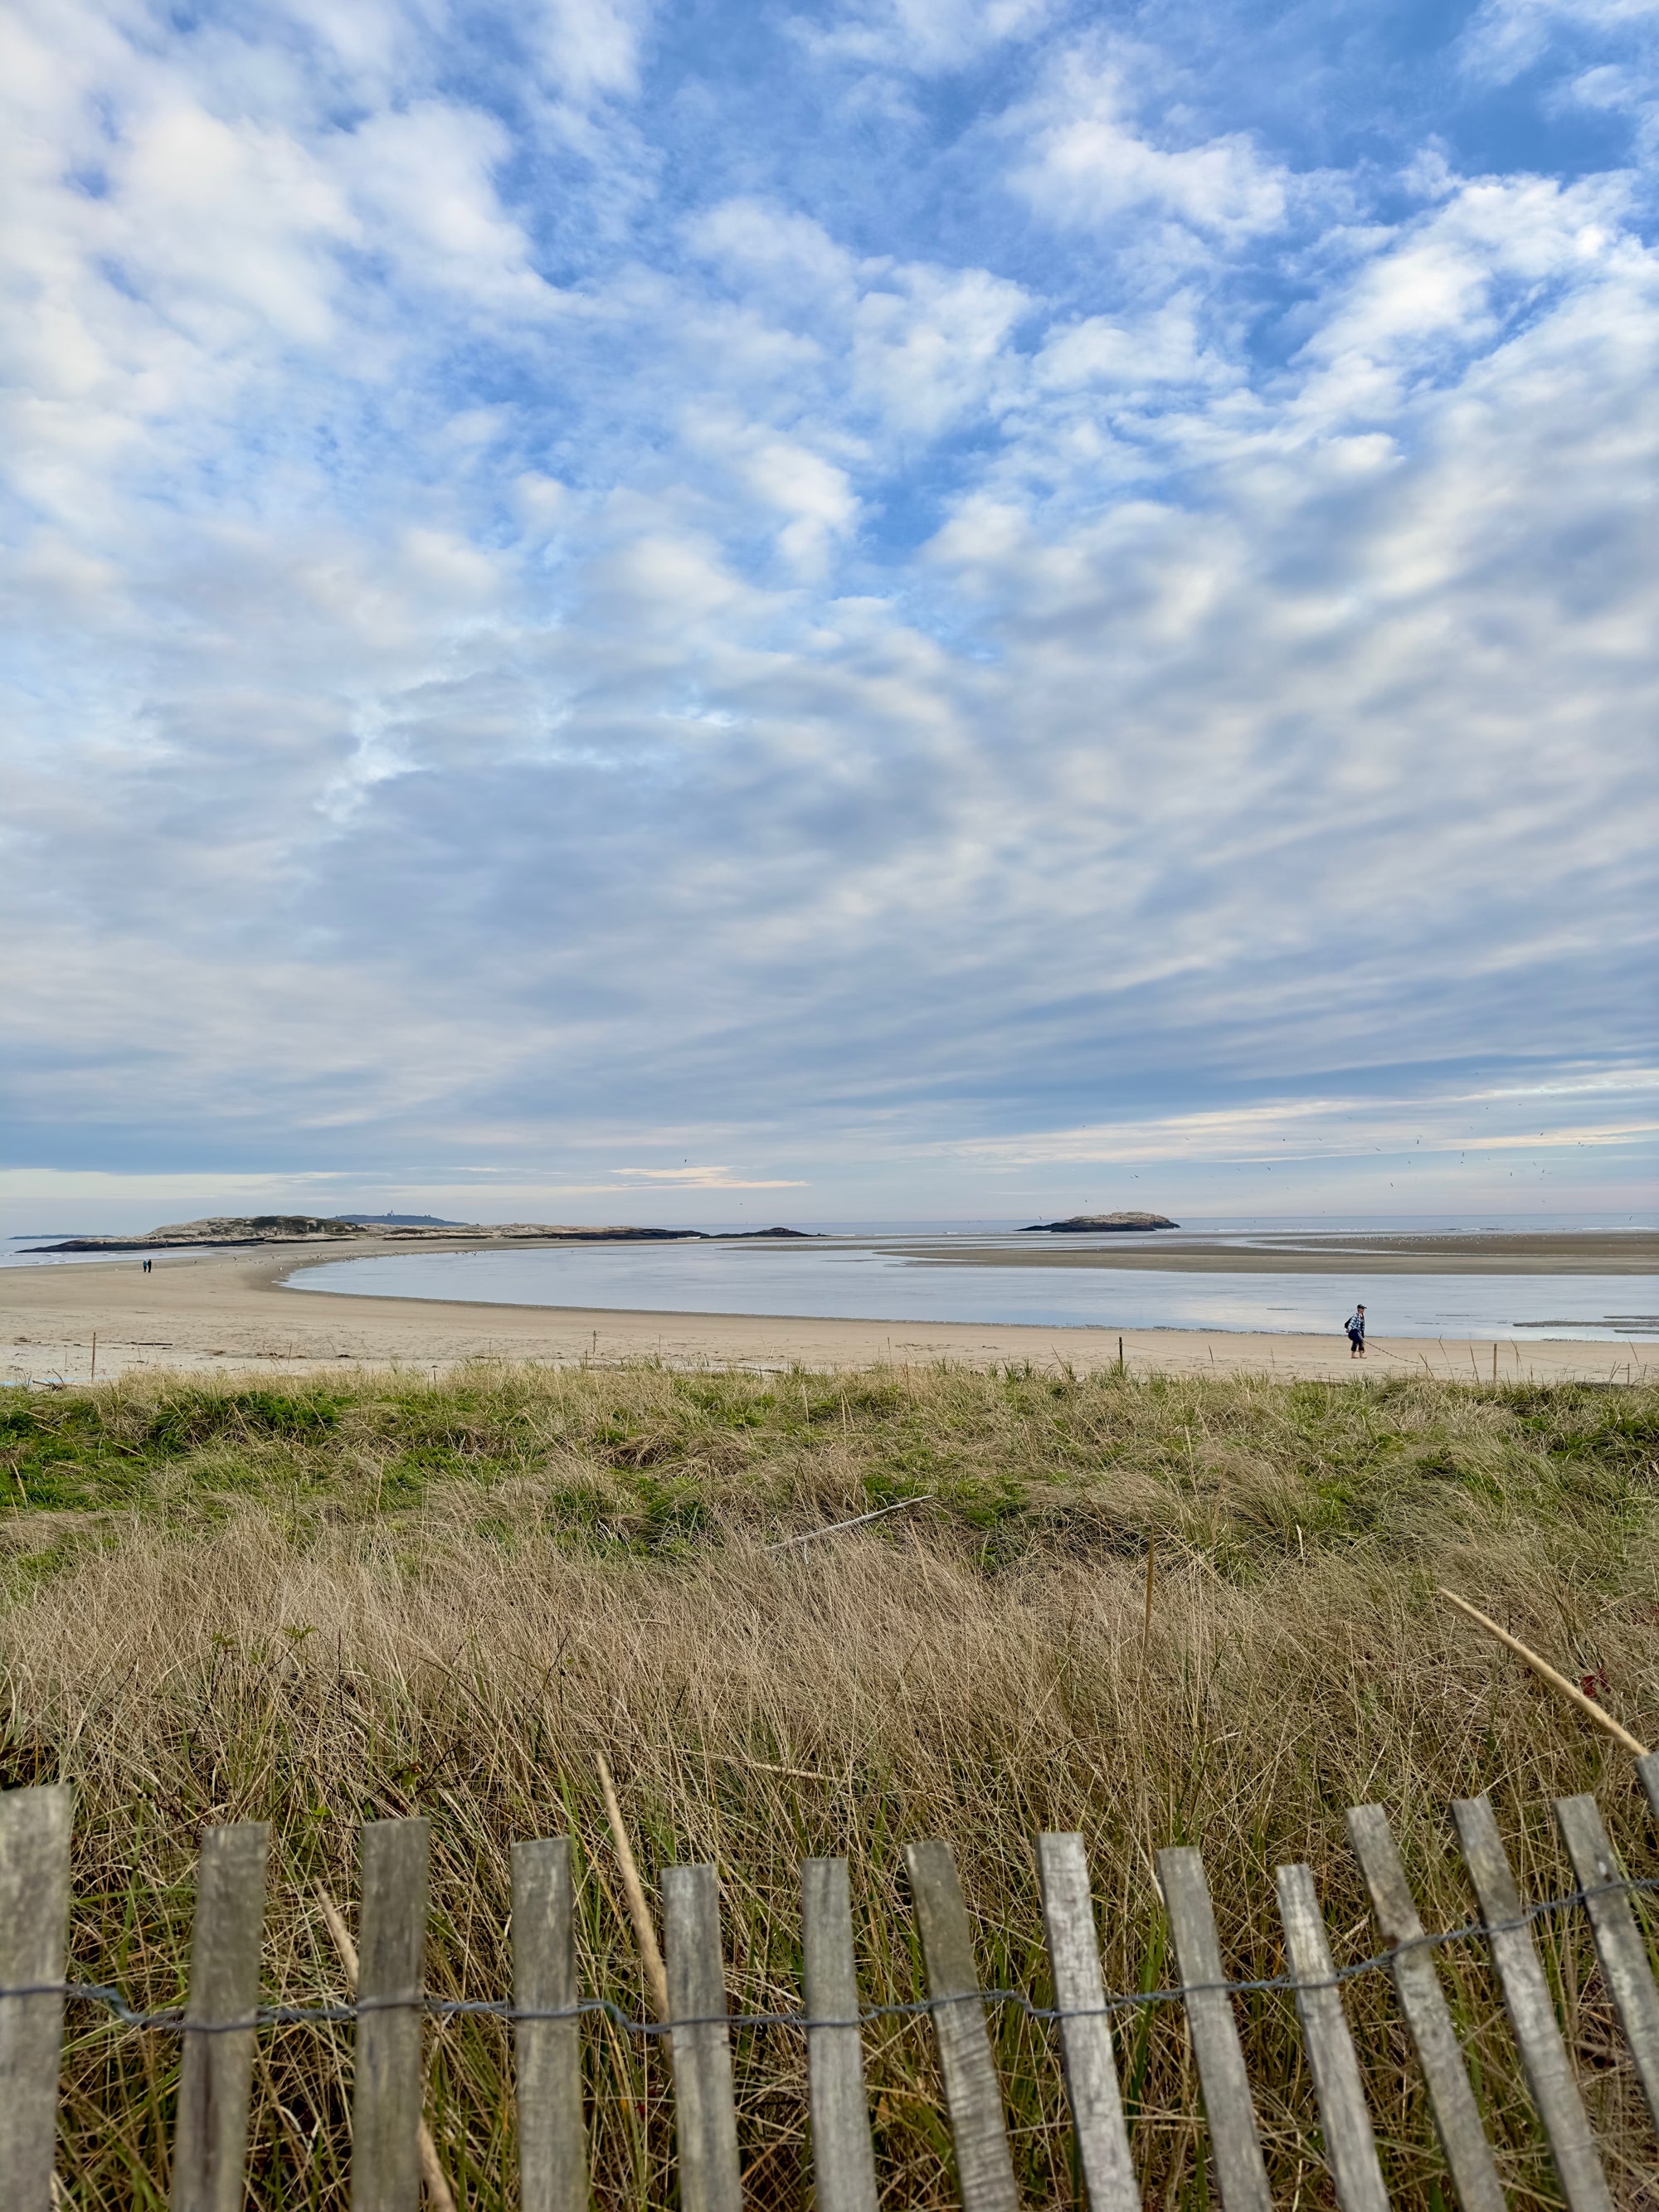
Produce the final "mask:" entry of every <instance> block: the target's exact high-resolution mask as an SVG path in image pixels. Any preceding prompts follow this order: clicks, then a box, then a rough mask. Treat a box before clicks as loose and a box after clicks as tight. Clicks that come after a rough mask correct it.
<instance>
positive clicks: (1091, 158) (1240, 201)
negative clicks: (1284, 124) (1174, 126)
mask: <svg viewBox="0 0 1659 2212" xmlns="http://www.w3.org/2000/svg"><path fill="white" fill-rule="evenodd" d="M1137 106H1139V100H1137V98H1136V96H1135V94H1134V93H1133V89H1132V88H1131V84H1130V82H1129V77H1128V73H1127V69H1126V68H1125V67H1124V65H1123V64H1121V63H1118V62H1114V61H1107V62H1099V61H1097V60H1095V59H1094V58H1092V57H1091V56H1089V55H1088V54H1086V53H1085V52H1082V51H1080V50H1079V51H1075V52H1073V53H1071V54H1070V55H1068V56H1067V57H1066V60H1065V62H1064V63H1063V64H1061V65H1060V67H1058V68H1057V69H1056V70H1054V73H1053V76H1052V78H1051V81H1050V83H1049V86H1048V90H1047V91H1046V93H1045V94H1043V95H1042V97H1041V98H1040V99H1039V100H1036V101H1035V102H1033V103H1032V105H1031V106H1030V107H1028V108H1027V109H1025V110H1024V111H1023V112H1021V113H1019V114H1018V117H1017V118H1015V121H1014V123H1013V125H1011V127H1012V128H1017V129H1018V133H1019V136H1020V138H1021V140H1022V143H1023V145H1024V158H1023V159H1022V160H1021V161H1020V162H1019V163H1018V166H1017V167H1015V169H1014V170H1013V172H1012V183H1013V185H1015V187H1016V189H1017V190H1018V191H1020V192H1021V193H1023V194H1024V197H1026V198H1027V199H1028V200H1029V201H1030V203H1031V204H1032V206H1033V207H1035V208H1036V210H1038V211H1039V213H1041V214H1042V215H1044V216H1048V218H1049V220H1050V221H1051V222H1060V223H1066V224H1075V225H1082V226H1086V227H1089V228H1101V227H1105V226H1113V225H1117V226H1121V223H1122V222H1123V220H1124V219H1125V218H1127V217H1130V216H1146V215H1147V214H1154V215H1162V216H1166V217H1168V218H1170V220H1172V221H1174V222H1178V223H1181V224H1182V225H1185V226H1187V227H1188V228H1191V229H1193V230H1195V231H1197V232H1200V233H1201V234H1206V235H1210V236H1213V237H1216V238H1218V239H1222V240H1237V239H1242V238H1245V237H1248V236H1249V235H1251V234H1255V233H1257V232H1261V231H1268V230H1273V229H1275V228H1278V226H1279V224H1280V223H1281V222H1283V220H1284V217H1285V202H1286V192H1287V181H1288V180H1287V179H1286V176H1285V172H1284V170H1283V169H1282V168H1281V167H1279V166H1277V165H1276V164H1274V163H1272V162H1269V161H1266V160H1264V159H1263V157H1262V155H1261V152H1260V151H1259V149H1257V147H1256V146H1255V143H1253V142H1252V140H1251V139H1250V138H1249V137H1248V136H1246V135H1245V134H1244V133H1242V132H1238V131H1229V132H1226V133H1224V134H1222V135H1221V136H1219V137H1212V138H1207V139H1202V140H1200V142H1199V143H1196V144H1191V145H1182V144H1179V143H1177V144H1175V145H1160V144H1158V143H1155V140H1154V137H1152V135H1149V134H1148V132H1147V131H1146V130H1145V129H1144V128H1142V127H1140V125H1139V123H1138V120H1137V118H1136V116H1135V113H1134V110H1135V108H1136V107H1137Z"/></svg>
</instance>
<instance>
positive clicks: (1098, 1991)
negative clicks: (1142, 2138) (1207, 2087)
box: [1037, 1553, 1151, 2212]
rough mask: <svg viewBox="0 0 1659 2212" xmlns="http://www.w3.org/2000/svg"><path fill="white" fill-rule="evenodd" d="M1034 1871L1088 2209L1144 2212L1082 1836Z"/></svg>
mask: <svg viewBox="0 0 1659 2212" xmlns="http://www.w3.org/2000/svg"><path fill="white" fill-rule="evenodd" d="M1150 1556H1151V1554H1150V1553H1148V1557H1150ZM1037 1871H1038V1875H1039V1876H1040V1878H1041V1880H1042V1918H1043V1924H1044V1927H1045V1928H1046V1929H1047V1931H1048V1963H1049V1966H1051V1968H1052V1969H1053V1972H1054V2008H1055V2010H1056V2011H1057V2012H1059V2013H1060V2015H1062V2017H1061V2019H1060V2061H1061V2063H1062V2065H1063V2067H1064V2069H1065V2073H1066V2095H1067V2097H1068V2098H1069V2099H1070V2100H1071V2106H1072V2124H1073V2126H1074V2127H1075V2129H1076V2130H1077V2148H1078V2160H1079V2164H1080V2165H1081V2166H1082V2168H1083V2179H1084V2181H1085V2184H1086V2185H1087V2187H1088V2191H1089V2202H1090V2203H1091V2206H1092V2207H1093V2208H1094V2212H1140V2191H1139V2189H1138V2188H1137V2187H1136V2186H1135V2169H1134V2161H1133V2159H1132V2158H1131V2157H1130V2155H1129V2131H1128V2129H1127V2127H1126V2126H1125V2125H1124V2122H1123V2100H1122V2099H1121V2096H1120V2095H1119V2094H1118V2086H1117V2069H1116V2068H1115V2066H1114V2064H1113V2063H1112V2027H1111V2021H1110V2020H1109V2018H1108V2016H1107V2012H1106V1985H1105V1983H1104V1982H1103V1980H1102V1978H1101V1972H1100V1944H1099V1942H1098V1940H1097V1937H1096V1935H1095V1909H1094V1899H1093V1896H1092V1894H1091V1890H1090V1887H1089V1863H1088V1860H1087V1858H1086V1857H1085V1854H1084V1849H1083V1838H1082V1837H1081V1836H1078V1835H1041V1836H1039V1837H1038V1838H1037ZM1066 2015H1070V2016H1069V2017H1066Z"/></svg>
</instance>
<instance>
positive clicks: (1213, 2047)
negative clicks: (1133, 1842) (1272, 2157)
mask: <svg viewBox="0 0 1659 2212" xmlns="http://www.w3.org/2000/svg"><path fill="white" fill-rule="evenodd" d="M1158 1881H1159V1882H1160V1884H1161V1885H1162V1887H1163V1890H1164V1904H1165V1905H1167V1906H1168V1908H1169V1913H1170V1934H1171V1935H1172V1936H1174V1938H1175V1947H1176V1960H1177V1962H1178V1963H1179V1965H1180V1967H1181V1980H1182V1998H1183V2000H1184V2002H1185V2004H1186V2007H1187V2026H1188V2032H1189V2033H1190V2034H1191V2036H1192V2039H1193V2057H1194V2058H1195V2059H1196V2061H1197V2062H1198V2081H1199V2087H1200V2089H1201V2091H1202V2092H1203V2096H1204V2117H1205V2118H1206V2120H1207V2121H1208V2122H1209V2124H1210V2147H1211V2149H1212V2152H1213V2153H1214V2156H1215V2172H1216V2181H1217V2184H1218V2186H1219V2188H1220V2191H1221V2202H1222V2205H1223V2208H1224V2212H1272V2206H1273V2199H1272V2197H1271V2196H1270V2195H1269V2193H1268V2189H1267V2165H1266V2162H1265V2161H1264V2160H1263V2158H1262V2155H1261V2137H1260V2136H1258V2135H1257V2133H1256V2127H1255V2108H1254V2107H1253V2106H1252V2105H1251V2103H1250V2082H1249V2075H1247V2074H1246V2073H1245V2071H1244V2051H1243V2045H1241V2044H1240V2042H1239V2039H1238V2023H1237V2021H1235V2019H1234V2018H1233V2008H1232V2001H1231V1997H1230V1996H1229V1995H1228V1992H1227V1990H1226V1989H1225V1987H1224V1986H1223V1984H1225V1981H1226V1979H1227V1976H1226V1972H1225V1969H1224V1968H1223V1966H1222V1964H1221V1945H1220V1942H1219V1941H1218V1937H1217V1936H1216V1932H1215V1908H1214V1906H1213V1905H1212V1904H1211V1903H1210V1885H1209V1883H1208V1882H1207V1881H1206V1880H1205V1877H1204V1862H1203V1860H1202V1858H1201V1857H1200V1856H1199V1854H1198V1853H1197V1852H1196V1851H1195V1850H1191V1849H1190V1848H1188V1846H1186V1845H1184V1844H1182V1845H1172V1846H1171V1847H1170V1849H1168V1850H1161V1851H1160V1852H1159V1853H1158Z"/></svg>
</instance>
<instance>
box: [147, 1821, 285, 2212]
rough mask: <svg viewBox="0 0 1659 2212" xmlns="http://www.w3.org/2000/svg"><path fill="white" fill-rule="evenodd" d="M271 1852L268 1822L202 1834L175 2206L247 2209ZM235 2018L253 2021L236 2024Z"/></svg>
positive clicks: (219, 2211)
mask: <svg viewBox="0 0 1659 2212" xmlns="http://www.w3.org/2000/svg"><path fill="white" fill-rule="evenodd" d="M269 1855H270V1826H269V1825H268V1824H267V1823H266V1822H265V1821H264V1820H241V1821H238V1822H237V1823H236V1824H235V1825H234V1826H230V1827H224V1828H210V1829H208V1830H207V1832H206V1833H205V1834H204V1836H203V1838H202V1857H201V1861H200V1864H199V1866H198V1869H197V1876H196V1925H195V1928H194V1930H193V1931H192V1934H191V1947H190V1996H189V1999H188V2001H187V2002H186V2004H185V2033H184V2054H183V2057H182V2060H181V2063H180V2069H179V2118H178V2125H177V2129H176V2131H175V2133H174V2136H173V2195H172V2200H171V2201H172V2203H173V2212H241V2206H242V2198H243V2194H244V2191H245V2189H246V2166H247V2119H248V2092H249V2089H250V2087H252V2081H253V2046H254V2039H255V2030H254V2027H253V2015H254V2013H255V2011H256V2009H257V2008H258V2002H259V1942H260V1937H261V1936H262V1935H263V1933H264V1918H265V1863H266V1860H267V1858H268V1857H269ZM227 2021H246V2022H247V2025H246V2027H234V2028H231V2027H226V2026H225V2023H226V2022H227ZM192 2031H194V2032H193V2033H192Z"/></svg>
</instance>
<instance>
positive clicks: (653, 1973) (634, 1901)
mask: <svg viewBox="0 0 1659 2212" xmlns="http://www.w3.org/2000/svg"><path fill="white" fill-rule="evenodd" d="M593 1759H594V1763H595V1765H597V1766H598V1768H599V1787H600V1789H601V1790H604V1792H605V1811H606V1813H607V1814H609V1815H610V1820H611V1838H612V1840H613V1841H614V1842H615V1844H616V1846H617V1864H618V1865H619V1866H620V1867H621V1869H622V1878H623V1893H624V1894H625V1895H626V1897H627V1899H628V1916H629V1919H630V1920H631V1921H632V1922H633V1923H634V1940H635V1942H636V1943H637V1944H638V1945H639V1947H640V1967H641V1972H642V1973H643V1974H644V1976H645V1993H646V1995H647V1997H649V1998H650V2000H651V2009H652V2010H653V2012H654V2013H655V2014H656V2015H657V2018H658V2019H659V2020H666V2019H667V2018H668V1975H667V1972H666V1970H665V1967H664V1966H663V1962H662V1951H661V1948H660V1947H659V1944H658V1942H657V1931H656V1929H655V1928H654V1927H653V1924H652V1920H651V1907H650V1905H648V1904H647V1902H646V1896H645V1884H644V1883H643V1882H642V1881H641V1880H640V1869H639V1867H638V1865H637V1863H635V1857H634V1846H633V1845H632V1844H630V1843H629V1840H628V1828H627V1824H626V1823H625V1822H624V1820H623V1814H622V1807H621V1805H620V1804H619V1803H618V1802H617V1785H616V1784H615V1783H614V1782H613V1781H612V1780H611V1763H610V1761H609V1760H608V1759H606V1757H605V1753H603V1752H602V1751H598V1750H596V1751H595V1752H594V1753H593Z"/></svg>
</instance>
